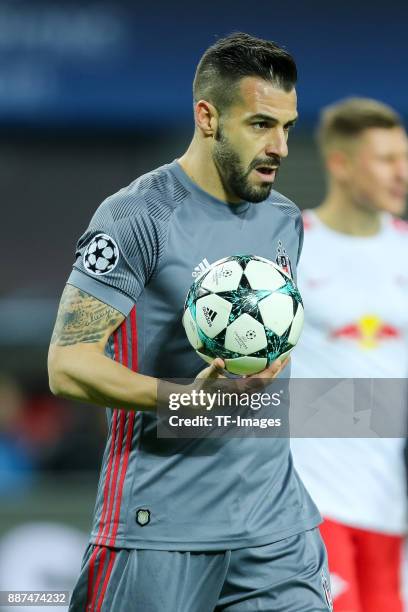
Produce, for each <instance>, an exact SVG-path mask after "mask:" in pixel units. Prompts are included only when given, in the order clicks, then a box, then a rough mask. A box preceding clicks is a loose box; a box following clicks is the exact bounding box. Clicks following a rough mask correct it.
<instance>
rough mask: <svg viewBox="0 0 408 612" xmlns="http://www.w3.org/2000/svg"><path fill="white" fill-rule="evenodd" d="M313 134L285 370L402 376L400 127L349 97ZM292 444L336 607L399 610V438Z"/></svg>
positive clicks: (403, 509) (402, 528)
mask: <svg viewBox="0 0 408 612" xmlns="http://www.w3.org/2000/svg"><path fill="white" fill-rule="evenodd" d="M318 134H319V142H320V147H321V152H322V154H323V158H324V162H325V166H326V170H327V176H328V193H327V196H326V198H325V200H324V202H323V204H321V205H320V206H319V207H318V208H316V209H314V210H308V211H305V213H304V224H305V244H304V249H303V255H302V264H301V266H300V268H299V287H300V290H301V293H302V296H303V299H304V302H305V304H306V305H307V306H306V308H305V327H304V330H303V334H302V337H301V340H300V342H299V344H298V346H297V348H296V351H295V353H294V356H293V364H292V375H294V376H297V377H302V378H309V377H311V378H338V377H340V378H347V377H348V378H406V376H407V373H408V342H407V340H408V337H407V336H408V272H407V261H408V224H407V223H405V222H404V221H402V220H401V219H400V218H399V215H401V214H402V213H403V211H404V209H405V199H406V195H407V186H408V144H407V135H406V132H405V130H404V127H403V125H402V122H401V119H400V117H399V116H398V115H397V114H396V113H395V112H394V111H393V110H392V109H391V108H389V107H388V106H385V105H384V104H381V103H379V102H376V101H374V100H369V99H358V98H356V99H348V100H345V101H342V102H339V103H337V104H334V105H333V106H331V107H329V108H327V109H326V110H325V111H324V112H323V114H322V116H321V122H320V127H319V132H318ZM369 407H370V406H366V408H369ZM360 408H363V406H361V407H360ZM291 446H292V451H293V457H294V462H295V466H296V469H297V470H298V471H299V473H300V475H301V477H302V479H303V480H304V482H305V485H306V486H307V488H308V490H309V492H310V493H311V495H312V497H313V499H314V500H315V502H316V503H317V505H318V507H319V510H320V511H321V512H322V514H323V517H324V518H325V521H324V523H323V525H322V528H321V531H322V534H323V538H324V540H325V543H326V547H327V551H328V557H329V564H330V570H331V577H332V588H333V597H334V604H335V610H336V611H338V612H343V611H344V612H346V611H347V612H397V611H398V612H399V611H401V610H402V604H401V599H400V593H399V586H400V584H399V583H400V581H399V574H400V565H401V564H400V561H401V546H402V538H403V534H404V533H405V532H406V529H407V504H406V493H405V482H406V480H405V474H404V461H403V440H402V439H399V438H394V439H390V438H382V439H373V438H365V439H351V438H348V439H340V438H332V439H328V438H320V439H318V438H316V439H309V440H307V439H301V438H296V439H293V440H292V442H291Z"/></svg>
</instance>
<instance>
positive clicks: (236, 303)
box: [217, 276, 272, 325]
mask: <svg viewBox="0 0 408 612" xmlns="http://www.w3.org/2000/svg"><path fill="white" fill-rule="evenodd" d="M271 293H272V291H269V290H267V289H251V287H250V286H249V283H248V281H247V279H246V277H245V276H243V277H242V279H241V283H240V285H239V287H238V288H237V289H235V290H232V291H223V292H220V293H217V295H219V296H220V297H222V298H224V299H225V300H227V302H230V303H231V304H232V308H231V312H230V316H229V319H228V324H229V323H232V322H233V321H235V319H237V318H238V317H239V316H241V315H242V314H244V313H246V314H249V315H251V317H253V318H254V319H256V321H259V322H260V323H261V324H262V325H263V321H262V316H261V313H260V312H259V302H261V301H262V300H263V299H265V298H266V297H268V295H271Z"/></svg>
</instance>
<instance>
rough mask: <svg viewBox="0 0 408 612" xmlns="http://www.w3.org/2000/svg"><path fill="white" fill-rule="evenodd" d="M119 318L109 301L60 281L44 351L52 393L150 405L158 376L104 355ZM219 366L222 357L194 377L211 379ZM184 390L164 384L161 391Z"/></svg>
mask: <svg viewBox="0 0 408 612" xmlns="http://www.w3.org/2000/svg"><path fill="white" fill-rule="evenodd" d="M123 320H124V316H123V315H122V314H121V313H120V312H118V311H117V310H115V309H114V308H112V307H111V306H108V305H107V304H104V303H103V302H100V301H99V300H97V299H96V298H94V297H92V296H91V295H89V294H88V293H85V291H81V290H80V289H77V288H76V287H73V286H72V285H66V287H65V289H64V292H63V294H62V298H61V302H60V306H59V310H58V315H57V320H56V323H55V327H54V332H53V334H52V339H51V344H50V350H49V353H48V374H49V381H50V389H51V391H52V392H53V393H54V394H55V395H60V396H62V397H67V398H70V399H75V400H79V401H84V402H91V403H93V404H97V405H99V406H112V407H115V408H124V409H127V410H154V409H155V408H156V405H157V383H158V380H157V379H156V378H152V377H150V376H144V375H142V374H138V373H137V372H132V371H131V370H129V369H128V368H126V367H125V366H123V365H121V364H120V363H118V362H116V361H113V360H112V359H110V358H109V357H106V355H105V346H106V343H107V341H108V338H109V336H110V335H111V334H112V333H113V332H114V331H115V329H116V328H117V327H119V325H120V324H121V323H122V321H123ZM222 367H223V363H222V361H221V360H215V362H214V363H213V364H212V365H211V366H209V367H208V368H205V369H204V370H203V371H202V372H200V374H199V375H198V378H201V379H205V378H214V377H215V378H216V377H218V375H219V372H220V371H221V369H222ZM185 390H186V388H185V387H181V388H180V386H179V385H176V384H172V383H166V392H167V393H171V392H178V393H180V392H181V391H185ZM163 396H164V397H166V395H165V393H164V392H163Z"/></svg>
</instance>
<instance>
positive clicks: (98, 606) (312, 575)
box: [69, 529, 332, 612]
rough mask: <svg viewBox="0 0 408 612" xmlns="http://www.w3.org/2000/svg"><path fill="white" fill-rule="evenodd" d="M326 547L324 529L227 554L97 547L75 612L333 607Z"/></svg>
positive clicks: (88, 556) (75, 598) (307, 611)
mask: <svg viewBox="0 0 408 612" xmlns="http://www.w3.org/2000/svg"><path fill="white" fill-rule="evenodd" d="M328 576H329V573H328V568H327V559H326V550H325V547H324V544H323V542H322V539H321V537H320V533H319V530H318V529H312V530H310V531H306V532H304V533H300V534H298V535H295V536H292V537H290V538H286V539H284V540H280V541H279V542H274V543H273V544H267V545H264V546H256V547H253V548H241V549H238V550H224V551H219V552H176V551H162V550H141V549H123V548H121V549H117V548H116V549H115V548H108V547H105V546H95V545H92V544H91V545H89V547H88V548H87V550H86V552H85V555H84V559H83V563H82V569H81V574H80V576H79V579H78V582H77V585H76V587H75V589H74V592H73V594H72V599H71V603H70V608H69V610H70V612H85V611H86V612H96V611H101V612H213V611H214V612H221V610H224V611H226V612H255V611H256V612H261V611H262V612H320V611H322V612H327V610H331V609H332V605H331V596H330V585H329V577H328Z"/></svg>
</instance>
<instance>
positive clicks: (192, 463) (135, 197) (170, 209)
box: [68, 161, 320, 551]
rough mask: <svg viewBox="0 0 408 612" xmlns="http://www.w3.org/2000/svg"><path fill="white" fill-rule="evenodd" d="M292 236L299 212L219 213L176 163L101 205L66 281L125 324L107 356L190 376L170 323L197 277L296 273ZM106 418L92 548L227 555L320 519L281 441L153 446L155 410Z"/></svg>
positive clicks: (275, 199) (196, 367) (269, 207)
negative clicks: (245, 267) (278, 268)
mask: <svg viewBox="0 0 408 612" xmlns="http://www.w3.org/2000/svg"><path fill="white" fill-rule="evenodd" d="M302 228H303V226H302V222H301V217H300V212H299V209H298V208H297V207H296V206H295V205H294V204H293V203H292V202H290V201H289V200H288V199H287V198H285V197H283V196H282V195H280V194H279V193H277V192H276V191H272V193H271V195H270V197H269V198H268V199H267V200H265V201H264V202H262V203H258V204H251V203H248V202H242V203H240V204H234V205H230V204H227V203H225V202H222V201H220V200H217V199H216V198H214V197H212V196H211V195H209V194H208V193H206V192H204V191H203V190H202V189H200V188H199V187H198V186H197V185H196V184H195V183H194V182H192V181H191V179H190V178H189V177H188V176H187V175H186V173H185V172H184V171H183V169H182V168H181V166H180V165H179V164H178V162H177V161H173V162H172V163H170V164H167V165H165V166H162V167H160V168H158V169H157V170H154V171H152V172H149V173H148V174H145V175H144V176H141V177H140V178H138V179H137V180H136V181H134V182H133V183H131V185H129V186H128V187H125V188H124V189H121V190H120V191H119V192H118V193H116V194H114V195H113V196H111V197H109V198H107V199H106V200H105V201H104V202H103V203H102V204H101V205H100V207H99V208H98V209H97V211H96V213H95V214H94V216H93V218H92V220H91V222H90V224H89V227H88V229H87V230H86V232H85V233H84V234H83V236H82V237H81V238H80V240H79V242H78V245H77V252H76V261H75V264H74V269H73V272H72V273H71V275H70V277H69V280H68V283H69V284H71V285H74V286H76V287H78V288H79V289H82V290H83V291H86V292H87V293H89V294H91V295H93V296H94V297H95V298H97V299H99V300H101V301H103V302H105V303H106V304H109V305H111V306H112V307H114V308H116V309H117V310H119V311H120V312H122V313H123V314H124V315H125V316H126V320H125V321H124V323H123V324H122V325H121V327H120V328H119V329H118V330H117V331H116V332H115V333H114V334H113V335H112V337H111V338H110V340H109V343H108V346H107V354H108V355H109V356H110V357H111V358H113V359H116V360H118V361H120V362H121V363H123V364H124V365H126V366H127V367H129V368H132V369H133V370H135V371H136V370H137V371H138V372H140V373H142V374H146V375H150V376H155V377H159V378H171V377H174V378H177V377H178V378H194V377H195V376H196V374H197V373H198V372H199V371H200V370H201V369H203V367H204V366H205V364H204V362H203V361H202V360H201V359H200V358H199V357H198V356H197V355H196V354H195V352H194V350H193V349H192V348H191V346H190V344H189V342H188V340H187V338H186V335H185V331H184V329H183V327H182V324H181V318H182V312H183V304H184V299H185V296H186V294H187V291H188V289H189V287H190V285H191V283H192V281H193V279H194V277H195V276H197V274H198V273H200V271H201V270H202V269H203V267H205V266H206V265H208V262H209V263H211V262H213V261H215V260H218V259H220V258H223V257H227V256H230V255H234V254H237V253H248V254H253V255H260V256H262V257H266V258H268V259H271V260H275V259H276V257H277V254H282V253H285V251H286V253H285V254H286V255H287V256H288V257H289V259H290V261H291V267H292V272H293V274H295V272H296V271H295V266H296V263H297V261H298V258H299V254H300V251H301V244H302ZM100 234H102V236H100ZM101 240H102V242H101ZM106 249H107V250H106ZM103 251H104V255H103ZM101 253H102V255H101ZM91 255H93V257H91ZM101 256H106V261H105V263H104V264H103V265H102V267H100V268H98V266H99V262H100V261H101V260H100V257H101ZM98 257H99V259H98ZM96 260H98V263H95V261H96ZM102 261H103V260H102ZM107 416H108V428H109V431H108V439H107V444H106V449H105V453H104V457H103V463H102V469H101V476H100V482H99V487H98V494H97V500H96V507H95V516H94V523H93V529H92V534H91V541H92V542H93V543H95V544H107V545H110V546H119V547H125V548H126V547H127V548H132V547H137V548H150V549H164V550H166V549H167V550H191V551H192V550H220V549H236V548H243V547H247V546H256V545H262V544H266V543H270V542H274V541H277V540H281V539H283V538H286V537H288V536H290V535H293V534H296V533H299V532H302V531H305V530H307V529H311V528H312V527H315V526H316V525H317V524H318V523H319V522H320V515H319V513H318V511H317V508H316V507H315V505H314V504H313V502H312V500H311V499H310V497H309V495H308V493H307V492H306V490H305V488H304V486H303V484H302V482H301V481H300V479H299V477H298V475H297V474H296V472H295V470H294V468H293V463H292V457H291V454H290V449H289V440H288V439H287V438H255V437H252V438H251V437H246V438H229V439H226V438H218V439H216V438H199V439H163V438H162V439H158V438H157V434H156V427H155V422H156V415H155V413H151V412H150V413H149V412H143V411H139V412H126V411H123V410H118V409H115V407H110V408H108V409H107Z"/></svg>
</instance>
